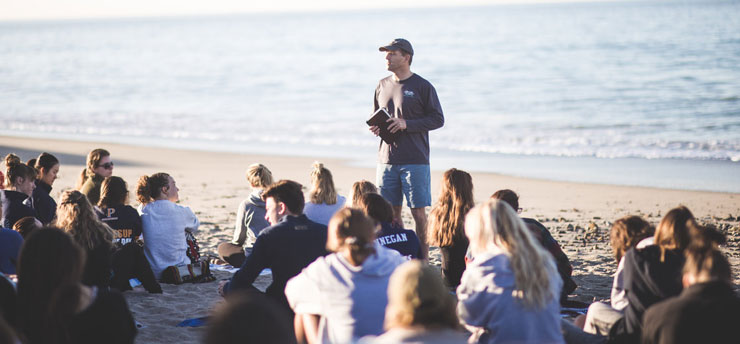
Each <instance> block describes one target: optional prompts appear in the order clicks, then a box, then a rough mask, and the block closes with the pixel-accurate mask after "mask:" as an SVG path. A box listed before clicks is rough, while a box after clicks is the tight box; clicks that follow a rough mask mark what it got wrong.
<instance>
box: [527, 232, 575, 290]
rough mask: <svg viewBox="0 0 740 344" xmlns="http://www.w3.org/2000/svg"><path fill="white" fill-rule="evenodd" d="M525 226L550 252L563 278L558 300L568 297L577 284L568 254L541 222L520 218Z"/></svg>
mask: <svg viewBox="0 0 740 344" xmlns="http://www.w3.org/2000/svg"><path fill="white" fill-rule="evenodd" d="M522 220H523V221H524V223H525V224H527V227H529V229H530V231H531V232H532V234H534V236H535V238H537V240H538V241H539V242H540V244H542V246H543V247H544V248H545V249H546V250H547V252H550V254H551V255H552V257H553V258H554V259H555V265H556V266H557V268H558V274H560V279H562V280H563V289H562V290H561V292H560V300H561V301H562V300H564V299H566V298H568V294H570V293H572V292H573V291H574V290H575V289H576V288H577V287H578V286H577V285H576V282H575V281H573V279H572V278H571V275H572V274H573V266H571V265H570V260H569V259H568V256H566V255H565V252H563V249H562V248H560V244H558V241H557V240H555V238H553V237H552V234H550V231H549V230H547V227H545V226H544V225H543V224H541V223H540V222H539V221H537V220H535V219H530V218H524V217H523V218H522Z"/></svg>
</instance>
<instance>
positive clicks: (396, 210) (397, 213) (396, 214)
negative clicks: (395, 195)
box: [393, 205, 403, 228]
mask: <svg viewBox="0 0 740 344" xmlns="http://www.w3.org/2000/svg"><path fill="white" fill-rule="evenodd" d="M402 211H403V206H401V205H399V206H395V205H394V206H393V224H394V225H396V226H398V227H401V228H403V219H402V218H401V212H402Z"/></svg>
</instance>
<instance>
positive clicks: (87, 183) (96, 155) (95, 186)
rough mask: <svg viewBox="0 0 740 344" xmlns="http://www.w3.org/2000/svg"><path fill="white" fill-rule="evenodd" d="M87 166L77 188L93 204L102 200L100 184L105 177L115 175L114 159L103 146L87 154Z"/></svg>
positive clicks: (81, 174)
mask: <svg viewBox="0 0 740 344" xmlns="http://www.w3.org/2000/svg"><path fill="white" fill-rule="evenodd" d="M85 165H86V167H85V168H84V169H83V170H82V172H80V178H79V179H78V180H77V187H76V189H77V190H80V192H82V193H83V194H84V195H85V196H87V199H88V200H89V201H90V203H92V204H98V201H100V186H101V185H102V184H103V180H105V177H110V176H111V175H113V161H111V159H110V153H109V152H108V151H107V150H105V149H102V148H97V149H93V150H92V151H91V152H90V153H89V154H87V161H86V163H85Z"/></svg>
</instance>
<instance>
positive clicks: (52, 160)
mask: <svg viewBox="0 0 740 344" xmlns="http://www.w3.org/2000/svg"><path fill="white" fill-rule="evenodd" d="M31 161H34V164H33V167H35V168H36V169H37V170H39V171H41V169H45V170H47V171H48V170H51V168H52V167H54V165H56V164H58V163H59V159H57V157H55V156H53V155H51V154H49V153H47V152H43V153H41V154H39V157H38V158H36V159H31V160H28V164H29V165H30V164H31Z"/></svg>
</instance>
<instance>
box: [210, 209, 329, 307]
mask: <svg viewBox="0 0 740 344" xmlns="http://www.w3.org/2000/svg"><path fill="white" fill-rule="evenodd" d="M327 253H328V252H327V251H326V226H324V225H322V224H319V223H316V222H313V221H311V220H309V219H308V218H307V217H306V215H299V216H290V215H289V216H286V217H284V218H283V220H282V221H280V223H278V224H276V225H274V226H271V227H267V228H265V229H263V230H262V231H261V232H260V235H259V236H258V237H257V241H256V242H255V243H254V246H253V248H252V253H251V254H250V255H249V256H247V259H246V260H244V264H242V266H241V268H240V269H239V271H237V272H236V274H234V277H232V278H231V281H230V282H229V283H227V284H226V285H225V286H224V293H229V292H232V291H234V290H238V289H252V288H253V287H252V283H254V281H255V280H256V279H257V277H258V276H259V274H260V272H262V270H264V269H267V268H269V269H271V270H272V284H270V286H268V287H267V291H266V293H267V295H268V296H270V297H272V298H273V299H274V300H277V301H278V302H280V303H281V304H283V305H285V307H288V300H287V299H286V298H285V284H286V283H287V282H288V280H289V279H290V278H292V277H293V276H295V275H297V274H298V273H300V272H301V270H303V268H305V267H306V266H308V264H311V263H312V262H313V261H314V260H316V258H318V257H321V256H325V255H326V254H327Z"/></svg>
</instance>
